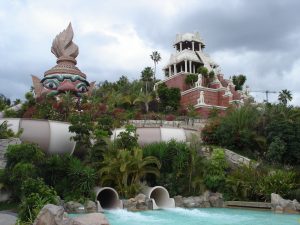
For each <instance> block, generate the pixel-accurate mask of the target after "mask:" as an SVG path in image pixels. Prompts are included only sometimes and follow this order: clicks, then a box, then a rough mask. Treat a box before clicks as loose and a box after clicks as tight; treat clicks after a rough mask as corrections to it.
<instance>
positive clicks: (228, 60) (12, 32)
mask: <svg viewBox="0 0 300 225" xmlns="http://www.w3.org/2000/svg"><path fill="white" fill-rule="evenodd" d="M299 8H300V2H299V1H297V0H286V1H284V2H283V1H280V0H263V1H261V0H253V1H246V0H229V1H226V2H224V1H222V0H216V1H213V2H212V1H209V0H187V1H179V0H164V1H160V0H152V1H146V0H132V1H117V0H108V1H96V0H91V1H88V2H86V1H82V0H72V1H71V0H66V1H61V0H51V1H50V0H45V1H34V0H11V1H1V2H0V27H1V31H0V32H1V34H0V57H1V61H0V88H1V89H0V90H1V92H2V93H3V94H5V95H6V96H8V97H11V98H16V97H19V98H20V97H22V96H23V94H24V92H25V91H26V90H29V88H30V86H31V78H30V76H29V75H30V74H35V75H38V76H42V75H43V73H44V71H46V70H48V69H49V68H51V67H52V66H54V65H55V61H56V59H55V57H54V56H53V55H52V54H51V53H50V47H51V43H52V40H53V38H54V37H55V35H56V34H58V33H59V32H60V31H62V30H63V29H64V28H65V27H66V26H67V25H68V23H69V21H72V24H73V29H74V33H75V37H74V42H75V43H76V44H78V46H79V50H80V54H79V56H78V58H77V61H78V66H79V68H80V69H81V70H82V71H83V72H84V73H86V74H87V75H88V79H89V80H96V81H103V80H105V79H108V80H117V79H118V78H119V77H120V76H121V75H127V76H128V77H129V78H130V79H137V78H139V76H140V72H141V70H142V69H143V68H144V67H146V66H152V64H153V62H152V61H151V59H150V57H149V55H150V54H151V52H152V51H154V50H158V51H159V52H160V53H161V56H162V61H161V62H159V64H158V69H157V71H158V75H157V77H159V78H163V74H162V71H161V68H162V67H163V66H164V65H165V64H166V63H167V61H168V59H169V57H170V54H171V53H172V52H174V49H173V48H172V44H173V41H174V39H175V35H176V33H182V32H194V31H199V32H200V34H201V36H202V38H203V39H204V41H205V43H206V46H207V48H206V52H208V53H210V55H211V56H212V58H213V59H214V61H216V62H217V63H218V64H219V65H220V66H221V68H222V69H223V73H224V74H225V76H230V75H233V74H240V73H242V74H245V75H247V83H248V84H249V86H250V87H251V89H252V90H275V91H280V90H282V89H288V90H291V91H292V92H293V95H294V100H293V104H296V105H300V99H299V96H300V93H299V91H300V90H299V89H298V87H297V86H298V85H297V84H299V83H300V78H299V75H298V74H299V70H300V56H299V52H300V46H299V39H300V25H299V23H298V21H299V20H300V18H299V17H300V16H299V13H298V9H299ZM8 87H10V88H8ZM255 95H256V96H257V95H259V96H258V99H262V98H263V97H261V95H260V94H255ZM270 98H271V100H273V101H276V98H277V95H272V97H270Z"/></svg>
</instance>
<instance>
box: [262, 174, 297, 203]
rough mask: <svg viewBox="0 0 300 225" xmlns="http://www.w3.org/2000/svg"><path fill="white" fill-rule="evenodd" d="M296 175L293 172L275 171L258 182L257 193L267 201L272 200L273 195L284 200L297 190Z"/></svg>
mask: <svg viewBox="0 0 300 225" xmlns="http://www.w3.org/2000/svg"><path fill="white" fill-rule="evenodd" d="M295 178H296V174H295V172H293V171H285V170H275V171H270V172H269V173H268V174H267V175H266V176H262V177H260V179H259V180H258V190H257V192H258V193H259V194H260V195H261V196H262V198H263V199H265V200H270V197H271V194H272V193H276V194H279V195H281V196H282V197H283V198H284V197H287V196H288V195H289V194H290V192H291V190H293V189H295V188H296V180H295Z"/></svg>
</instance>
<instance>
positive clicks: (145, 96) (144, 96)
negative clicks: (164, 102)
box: [134, 92, 153, 113]
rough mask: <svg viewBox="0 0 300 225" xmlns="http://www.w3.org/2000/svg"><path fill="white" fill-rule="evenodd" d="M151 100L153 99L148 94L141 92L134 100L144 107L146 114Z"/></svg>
mask: <svg viewBox="0 0 300 225" xmlns="http://www.w3.org/2000/svg"><path fill="white" fill-rule="evenodd" d="M152 100H153V97H152V95H151V94H150V93H143V92H141V93H140V95H139V96H138V97H137V98H136V99H135V100H134V103H136V102H142V103H143V104H144V105H145V110H146V113H148V111H149V103H150V102H151V101H152Z"/></svg>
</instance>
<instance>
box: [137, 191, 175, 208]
mask: <svg viewBox="0 0 300 225" xmlns="http://www.w3.org/2000/svg"><path fill="white" fill-rule="evenodd" d="M143 194H145V195H146V197H148V198H150V199H151V200H152V203H153V209H164V208H175V201H174V198H170V195H169V192H168V190H167V189H166V188H164V187H162V186H155V187H146V188H144V190H143Z"/></svg>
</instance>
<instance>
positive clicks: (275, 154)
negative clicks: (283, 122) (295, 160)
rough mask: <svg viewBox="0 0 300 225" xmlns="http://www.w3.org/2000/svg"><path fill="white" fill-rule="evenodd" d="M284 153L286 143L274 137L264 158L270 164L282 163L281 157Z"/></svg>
mask: <svg viewBox="0 0 300 225" xmlns="http://www.w3.org/2000/svg"><path fill="white" fill-rule="evenodd" d="M285 152H286V143H285V142H284V141H282V140H281V139H280V138H279V137H275V138H274V140H273V141H272V142H271V144H270V145H269V148H268V152H267V154H266V158H267V160H268V161H270V162H274V163H277V162H282V157H283V155H284V153H285Z"/></svg>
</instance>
